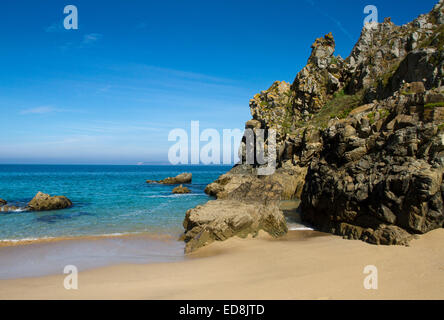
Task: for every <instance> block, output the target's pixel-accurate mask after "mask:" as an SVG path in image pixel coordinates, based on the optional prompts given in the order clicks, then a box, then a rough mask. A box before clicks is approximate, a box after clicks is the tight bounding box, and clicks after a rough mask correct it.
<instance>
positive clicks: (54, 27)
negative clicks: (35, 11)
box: [45, 21, 66, 33]
mask: <svg viewBox="0 0 444 320" xmlns="http://www.w3.org/2000/svg"><path fill="white" fill-rule="evenodd" d="M65 30H66V29H65V28H64V27H63V23H62V21H58V22H54V23H53V24H51V25H50V26H48V27H46V28H45V32H48V33H56V32H63V31H65Z"/></svg>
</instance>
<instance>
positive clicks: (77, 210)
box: [0, 165, 230, 241]
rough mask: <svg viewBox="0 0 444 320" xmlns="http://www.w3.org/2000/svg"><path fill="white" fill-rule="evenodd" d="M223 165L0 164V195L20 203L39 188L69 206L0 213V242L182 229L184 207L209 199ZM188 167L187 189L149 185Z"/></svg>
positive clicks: (173, 232)
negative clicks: (61, 197) (209, 190)
mask: <svg viewBox="0 0 444 320" xmlns="http://www.w3.org/2000/svg"><path fill="white" fill-rule="evenodd" d="M229 169H230V167H228V166H106V165H0V198H2V199H5V200H7V201H8V204H12V205H17V206H25V205H26V203H27V202H29V201H30V200H31V199H32V198H33V197H34V195H35V194H36V193H37V192H38V191H42V192H44V193H48V194H51V195H64V196H66V197H68V198H69V199H70V200H71V201H72V202H73V206H72V207H71V208H68V209H64V210H58V211H47V212H26V211H25V212H8V213H2V212H0V241H21V240H29V239H32V240H34V239H42V238H66V237H84V236H101V235H115V234H122V235H124V234H133V233H150V234H157V235H171V236H177V237H179V235H180V234H181V233H182V231H183V227H182V221H183V219H184V216H185V212H186V211H187V210H188V209H190V208H192V207H194V206H196V205H198V204H202V203H205V202H207V201H208V200H210V197H208V196H207V195H206V194H205V193H204V189H205V187H206V185H207V184H209V183H211V182H212V181H214V180H215V179H217V177H218V176H220V175H221V174H223V173H225V172H227V171H228V170H229ZM182 172H191V173H192V174H193V180H192V183H191V184H190V185H187V187H189V188H190V190H191V193H189V194H185V195H175V194H172V193H171V191H172V189H173V188H174V186H169V185H160V184H148V183H146V182H145V181H146V180H147V179H151V180H158V179H163V178H166V177H172V176H176V175H177V174H180V173H182Z"/></svg>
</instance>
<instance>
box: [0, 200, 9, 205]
mask: <svg viewBox="0 0 444 320" xmlns="http://www.w3.org/2000/svg"><path fill="white" fill-rule="evenodd" d="M7 203H8V202H7V201H6V200H3V199H0V206H4V205H5V204H7Z"/></svg>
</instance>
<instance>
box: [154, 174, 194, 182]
mask: <svg viewBox="0 0 444 320" xmlns="http://www.w3.org/2000/svg"><path fill="white" fill-rule="evenodd" d="M192 177H193V175H192V174H191V173H181V174H179V175H177V176H175V177H168V178H165V179H163V180H158V181H156V180H147V181H146V182H147V183H160V184H181V183H191V179H192Z"/></svg>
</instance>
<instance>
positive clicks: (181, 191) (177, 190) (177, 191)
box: [172, 185, 191, 194]
mask: <svg viewBox="0 0 444 320" xmlns="http://www.w3.org/2000/svg"><path fill="white" fill-rule="evenodd" d="M172 192H173V193H175V194H184V193H190V192H191V191H190V189H188V188H187V187H184V186H183V185H180V186H178V187H175V188H174V189H173V191H172Z"/></svg>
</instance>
